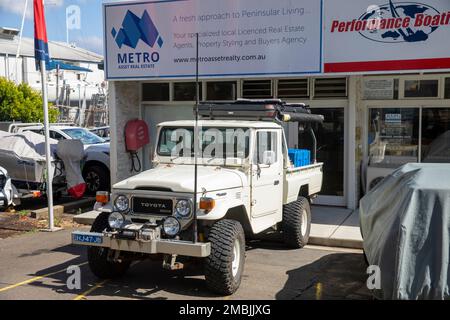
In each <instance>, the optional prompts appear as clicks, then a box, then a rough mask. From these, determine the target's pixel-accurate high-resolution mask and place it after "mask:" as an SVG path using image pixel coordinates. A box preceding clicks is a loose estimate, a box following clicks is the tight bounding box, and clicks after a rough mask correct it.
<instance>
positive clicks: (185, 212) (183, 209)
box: [175, 200, 191, 218]
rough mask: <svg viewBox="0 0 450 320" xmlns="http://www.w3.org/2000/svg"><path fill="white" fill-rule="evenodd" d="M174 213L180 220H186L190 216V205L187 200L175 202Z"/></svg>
mask: <svg viewBox="0 0 450 320" xmlns="http://www.w3.org/2000/svg"><path fill="white" fill-rule="evenodd" d="M175 211H176V212H177V214H178V215H180V216H181V217H182V218H186V217H187V216H189V215H190V214H191V204H190V203H189V201H188V200H180V201H178V202H177V205H176V206H175Z"/></svg>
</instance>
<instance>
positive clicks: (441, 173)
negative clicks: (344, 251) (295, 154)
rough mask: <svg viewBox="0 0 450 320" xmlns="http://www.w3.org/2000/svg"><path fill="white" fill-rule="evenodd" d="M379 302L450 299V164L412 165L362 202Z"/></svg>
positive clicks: (364, 231) (366, 246)
mask: <svg viewBox="0 0 450 320" xmlns="http://www.w3.org/2000/svg"><path fill="white" fill-rule="evenodd" d="M360 221H361V233H362V235H363V238H364V250H365V253H366V256H367V260H368V262H369V264H370V265H377V266H379V268H380V271H381V272H380V276H381V286H380V290H374V295H375V297H377V298H379V299H448V298H450V292H449V286H450V277H449V276H450V274H449V259H450V256H449V253H450V164H407V165H405V166H403V167H401V168H399V169H397V170H396V171H395V172H393V173H392V174H391V175H389V176H388V177H386V178H385V179H384V180H383V181H382V182H380V183H379V184H378V185H377V186H376V187H375V188H374V189H372V190H371V191H370V192H369V193H368V194H367V195H366V196H365V197H364V198H362V199H361V201H360Z"/></svg>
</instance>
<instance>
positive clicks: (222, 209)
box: [197, 199, 245, 221]
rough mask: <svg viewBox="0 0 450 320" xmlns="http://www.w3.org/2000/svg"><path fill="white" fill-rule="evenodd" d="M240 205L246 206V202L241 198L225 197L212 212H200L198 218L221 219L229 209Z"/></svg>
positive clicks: (206, 219)
mask: <svg viewBox="0 0 450 320" xmlns="http://www.w3.org/2000/svg"><path fill="white" fill-rule="evenodd" d="M240 206H245V204H244V202H243V201H242V200H240V199H223V200H222V201H218V202H216V206H215V207H214V209H213V210H211V211H210V212H208V213H206V214H204V213H199V214H198V215H197V219H198V220H205V221H210V220H220V219H223V218H224V217H225V215H226V214H227V212H228V210H229V209H231V208H235V207H240Z"/></svg>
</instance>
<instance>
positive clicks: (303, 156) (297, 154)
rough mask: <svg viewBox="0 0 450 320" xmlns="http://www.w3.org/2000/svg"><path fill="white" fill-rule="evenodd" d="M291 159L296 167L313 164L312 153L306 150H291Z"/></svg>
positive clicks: (289, 151) (289, 152)
mask: <svg viewBox="0 0 450 320" xmlns="http://www.w3.org/2000/svg"><path fill="white" fill-rule="evenodd" d="M288 154H289V158H290V159H291V161H292V163H293V164H294V167H296V168H298V167H304V166H308V165H310V164H311V151H309V150H305V149H289V150H288Z"/></svg>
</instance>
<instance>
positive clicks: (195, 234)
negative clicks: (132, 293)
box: [192, 32, 200, 243]
mask: <svg viewBox="0 0 450 320" xmlns="http://www.w3.org/2000/svg"><path fill="white" fill-rule="evenodd" d="M195 39H196V54H195V55H196V59H195V61H196V62H195V89H196V92H195V127H194V209H193V210H194V221H193V238H192V241H193V242H194V243H196V242H197V240H198V239H197V237H198V235H197V229H198V226H197V180H198V179H197V170H198V144H199V139H198V138H199V131H198V104H199V101H200V87H199V81H198V60H199V59H198V32H197V33H196V34H195Z"/></svg>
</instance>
